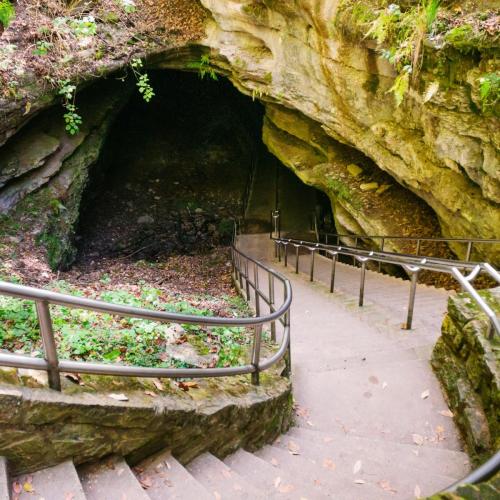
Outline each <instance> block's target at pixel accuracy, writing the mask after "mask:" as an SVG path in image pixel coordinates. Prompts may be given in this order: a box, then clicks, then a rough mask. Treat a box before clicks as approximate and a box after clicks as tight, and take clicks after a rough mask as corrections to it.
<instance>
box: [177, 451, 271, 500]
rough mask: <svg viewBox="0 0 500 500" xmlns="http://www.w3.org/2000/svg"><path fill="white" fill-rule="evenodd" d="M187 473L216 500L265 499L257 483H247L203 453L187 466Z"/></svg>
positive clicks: (226, 466) (236, 473) (229, 468)
mask: <svg viewBox="0 0 500 500" xmlns="http://www.w3.org/2000/svg"><path fill="white" fill-rule="evenodd" d="M186 468H187V470H188V472H189V473H190V474H191V475H192V476H193V477H194V478H195V479H196V480H197V481H198V482H200V483H201V484H202V485H203V486H204V487H205V488H206V489H207V490H208V491H209V492H210V493H212V494H213V495H214V497H215V498H216V500H233V499H234V500H236V499H238V500H239V499H241V500H250V499H262V500H264V499H265V498H267V494H266V492H265V491H263V490H260V489H258V488H257V486H255V485H260V483H259V482H254V481H247V479H246V478H244V477H242V476H241V475H240V474H239V473H238V471H235V470H233V468H232V467H230V466H228V465H227V464H226V463H224V462H222V461H221V460H219V459H218V458H216V457H215V456H214V455H212V454H211V453H204V454H203V455H200V456H199V457H197V458H195V459H194V460H193V461H192V462H190V463H189V464H188V465H187V467H186Z"/></svg>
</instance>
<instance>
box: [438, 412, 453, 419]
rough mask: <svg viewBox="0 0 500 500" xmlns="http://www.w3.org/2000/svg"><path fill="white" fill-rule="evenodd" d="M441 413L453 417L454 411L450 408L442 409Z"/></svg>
mask: <svg viewBox="0 0 500 500" xmlns="http://www.w3.org/2000/svg"><path fill="white" fill-rule="evenodd" d="M439 414H440V415H443V417H449V418H453V413H452V412H451V411H450V410H442V411H440V412H439Z"/></svg>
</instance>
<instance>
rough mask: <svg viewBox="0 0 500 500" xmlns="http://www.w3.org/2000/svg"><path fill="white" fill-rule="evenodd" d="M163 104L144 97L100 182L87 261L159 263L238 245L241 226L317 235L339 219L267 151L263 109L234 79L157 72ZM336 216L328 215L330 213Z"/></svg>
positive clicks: (121, 131)
mask: <svg viewBox="0 0 500 500" xmlns="http://www.w3.org/2000/svg"><path fill="white" fill-rule="evenodd" d="M150 79H151V82H152V85H153V88H154V90H155V93H156V95H155V97H154V99H153V100H152V101H151V102H150V103H149V104H146V103H144V102H143V101H142V99H141V96H140V95H138V94H137V93H134V94H133V95H132V97H131V98H130V100H129V102H128V103H127V104H126V105H125V106H124V108H123V109H122V110H121V112H120V114H119V115H118V117H117V119H116V121H115V123H114V125H113V127H112V129H111V131H110V133H109V136H108V138H107V140H106V144H105V146H104V148H103V151H102V154H101V157H100V159H99V161H98V163H97V164H96V165H95V166H94V167H93V169H92V171H91V172H90V174H91V175H90V182H89V185H88V187H87V188H86V191H85V194H84V197H83V200H82V207H81V216H80V221H79V227H78V231H77V246H78V255H79V257H78V260H79V261H80V262H89V261H92V260H95V259H97V258H99V257H114V256H118V255H120V256H122V255H123V256H130V257H134V258H135V259H155V260H157V259H159V258H162V257H164V256H168V255H171V254H175V253H198V252H204V251H208V250H211V249H212V248H214V247H215V246H218V245H225V244H228V243H229V242H230V239H231V235H232V230H233V220H234V219H240V218H244V219H246V220H247V221H248V224H247V226H248V230H250V231H255V232H257V231H267V230H269V216H270V212H271V210H273V209H275V208H279V207H280V206H286V207H296V208H295V209H294V210H295V211H296V213H287V214H286V215H287V217H286V220H288V221H289V223H290V225H291V227H290V228H291V229H294V230H297V231H307V230H310V229H311V218H312V217H311V215H312V214H313V212H314V210H316V211H317V210H318V208H317V207H318V205H321V206H322V207H323V210H326V211H328V210H330V206H329V202H328V201H327V199H326V200H325V197H324V195H323V194H322V193H320V192H319V191H317V190H316V189H314V188H311V187H308V186H306V185H304V184H303V183H302V182H301V181H300V180H299V179H298V178H297V177H296V176H295V175H294V174H293V173H292V172H291V171H290V170H289V169H287V168H286V167H285V166H283V165H282V164H281V163H280V162H279V161H278V160H277V159H276V158H275V157H274V156H272V155H271V154H270V153H269V152H268V151H267V149H266V147H265V146H264V144H263V143H262V139H261V134H262V120H263V114H264V109H263V106H262V105H261V104H260V103H258V102H254V101H253V100H252V99H250V98H248V97H246V96H244V95H243V94H241V93H239V92H238V91H237V90H236V89H235V88H234V87H233V86H232V85H231V84H230V82H229V81H227V80H226V79H220V80H219V81H212V80H209V79H204V80H201V79H200V78H199V77H198V75H196V74H192V73H183V72H176V71H165V70H162V71H152V72H150ZM325 207H326V208H325Z"/></svg>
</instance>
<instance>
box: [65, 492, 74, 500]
mask: <svg viewBox="0 0 500 500" xmlns="http://www.w3.org/2000/svg"><path fill="white" fill-rule="evenodd" d="M64 500H75V494H74V493H66V494H65V495H64Z"/></svg>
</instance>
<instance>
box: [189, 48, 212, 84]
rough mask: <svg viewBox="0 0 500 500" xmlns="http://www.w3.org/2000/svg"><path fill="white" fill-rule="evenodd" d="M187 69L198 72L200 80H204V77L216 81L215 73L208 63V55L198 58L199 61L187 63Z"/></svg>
mask: <svg viewBox="0 0 500 500" xmlns="http://www.w3.org/2000/svg"><path fill="white" fill-rule="evenodd" d="M187 67H188V68H189V69H196V70H198V74H199V75H200V78H201V79H202V80H203V79H204V78H205V76H208V77H209V78H211V79H212V80H215V81H217V80H218V77H217V73H216V71H215V69H214V68H213V67H212V64H211V62H210V56H209V55H208V54H203V55H202V56H201V57H200V60H199V61H195V62H190V63H188V64H187Z"/></svg>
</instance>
